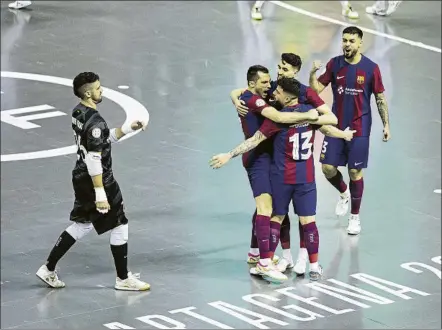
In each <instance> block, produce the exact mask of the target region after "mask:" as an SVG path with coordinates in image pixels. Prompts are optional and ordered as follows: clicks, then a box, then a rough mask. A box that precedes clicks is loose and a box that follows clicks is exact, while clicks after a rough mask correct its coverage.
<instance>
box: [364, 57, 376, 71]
mask: <svg viewBox="0 0 442 330" xmlns="http://www.w3.org/2000/svg"><path fill="white" fill-rule="evenodd" d="M361 65H362V66H363V67H365V68H367V69H368V70H370V71H373V70H374V69H375V68H377V67H378V64H377V63H376V62H375V61H373V60H371V59H369V58H368V57H367V56H365V55H362V61H361Z"/></svg>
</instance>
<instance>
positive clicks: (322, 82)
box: [309, 60, 333, 94]
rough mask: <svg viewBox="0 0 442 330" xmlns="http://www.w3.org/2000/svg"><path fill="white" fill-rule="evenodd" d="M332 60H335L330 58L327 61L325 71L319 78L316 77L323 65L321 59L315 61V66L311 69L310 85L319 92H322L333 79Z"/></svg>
mask: <svg viewBox="0 0 442 330" xmlns="http://www.w3.org/2000/svg"><path fill="white" fill-rule="evenodd" d="M332 61H333V60H330V61H329V62H328V63H327V65H326V68H325V72H324V73H323V74H322V75H321V76H320V77H319V78H318V77H316V72H317V71H318V70H319V69H320V68H321V67H322V64H321V62H320V61H314V62H313V67H312V69H311V70H310V78H309V84H310V87H311V88H312V89H313V90H314V91H315V92H316V93H318V94H321V93H322V91H323V90H324V88H325V87H327V85H328V84H330V82H331V80H332V63H333V62H332Z"/></svg>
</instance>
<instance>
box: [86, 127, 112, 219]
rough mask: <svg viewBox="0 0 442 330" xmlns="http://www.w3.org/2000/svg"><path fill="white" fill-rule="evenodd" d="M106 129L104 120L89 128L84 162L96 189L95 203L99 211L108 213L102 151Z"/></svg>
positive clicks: (108, 206)
mask: <svg viewBox="0 0 442 330" xmlns="http://www.w3.org/2000/svg"><path fill="white" fill-rule="evenodd" d="M105 129H106V124H105V123H104V121H100V122H97V123H95V124H94V125H92V126H91V127H89V128H88V129H87V146H88V150H87V152H86V153H85V155H84V163H85V164H86V167H87V171H88V173H89V175H90V177H91V179H92V184H93V186H94V190H95V204H96V207H97V211H98V212H100V213H107V212H108V211H109V209H110V205H109V203H108V201H107V195H106V191H105V190H104V185H103V166H102V163H101V152H102V150H103V146H104V144H105V142H106V141H105V140H104V134H103V132H104V130H105Z"/></svg>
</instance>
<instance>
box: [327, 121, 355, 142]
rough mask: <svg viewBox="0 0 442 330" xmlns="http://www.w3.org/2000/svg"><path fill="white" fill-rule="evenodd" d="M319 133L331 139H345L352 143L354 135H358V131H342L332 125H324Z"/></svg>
mask: <svg viewBox="0 0 442 330" xmlns="http://www.w3.org/2000/svg"><path fill="white" fill-rule="evenodd" d="M319 131H320V132H321V133H322V134H324V135H326V136H330V137H334V138H338V139H344V140H346V141H351V140H352V139H353V134H354V133H356V131H353V130H350V129H348V128H347V129H346V130H345V131H343V130H340V129H339V128H337V127H335V126H331V125H324V126H321V127H320V128H319Z"/></svg>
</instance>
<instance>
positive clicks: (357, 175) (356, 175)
mask: <svg viewBox="0 0 442 330" xmlns="http://www.w3.org/2000/svg"><path fill="white" fill-rule="evenodd" d="M348 176H349V177H350V180H352V181H358V180H360V179H361V178H362V169H360V170H357V169H351V170H349V171H348Z"/></svg>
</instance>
